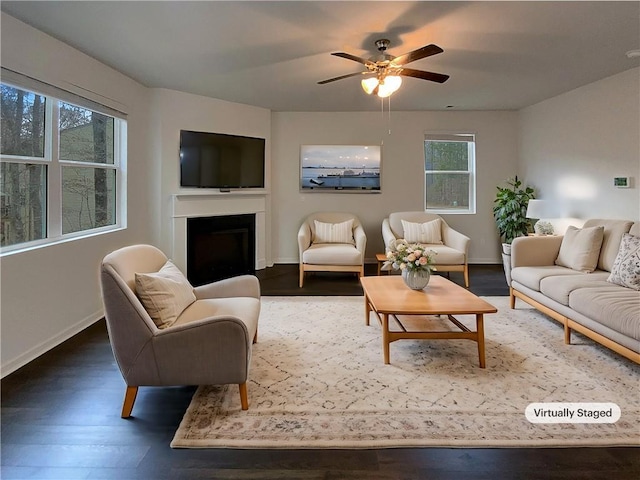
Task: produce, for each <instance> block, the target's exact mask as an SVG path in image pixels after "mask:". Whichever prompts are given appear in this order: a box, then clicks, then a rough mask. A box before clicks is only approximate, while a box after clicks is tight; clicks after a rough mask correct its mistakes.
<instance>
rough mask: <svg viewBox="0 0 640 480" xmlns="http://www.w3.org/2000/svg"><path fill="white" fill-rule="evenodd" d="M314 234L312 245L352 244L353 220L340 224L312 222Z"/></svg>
mask: <svg viewBox="0 0 640 480" xmlns="http://www.w3.org/2000/svg"><path fill="white" fill-rule="evenodd" d="M313 223H314V226H315V230H316V233H315V235H314V237H313V243H353V219H351V220H347V221H346V222H341V223H324V222H319V221H318V220H314V221H313Z"/></svg>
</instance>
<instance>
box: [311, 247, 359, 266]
mask: <svg viewBox="0 0 640 480" xmlns="http://www.w3.org/2000/svg"><path fill="white" fill-rule="evenodd" d="M362 261H363V259H362V254H361V253H360V252H359V251H358V249H356V247H354V246H353V245H347V244H344V243H324V244H315V243H314V244H313V245H311V246H310V247H309V248H308V249H307V250H305V251H304V252H303V253H302V262H303V263H308V264H311V265H361V264H362Z"/></svg>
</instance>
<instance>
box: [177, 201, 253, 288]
mask: <svg viewBox="0 0 640 480" xmlns="http://www.w3.org/2000/svg"><path fill="white" fill-rule="evenodd" d="M255 229H256V216H255V214H253V213H251V214H242V215H223V216H213V217H193V218H188V219H187V278H188V279H189V281H190V282H191V284H192V285H194V286H198V285H204V284H205V283H210V282H214V281H216V280H222V279H224V278H230V277H235V276H237V275H244V274H255V256H256V253H255V252H256V247H255V236H256V235H255Z"/></svg>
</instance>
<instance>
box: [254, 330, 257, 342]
mask: <svg viewBox="0 0 640 480" xmlns="http://www.w3.org/2000/svg"><path fill="white" fill-rule="evenodd" d="M253 343H258V330H257V329H256V334H255V335H254V336H253Z"/></svg>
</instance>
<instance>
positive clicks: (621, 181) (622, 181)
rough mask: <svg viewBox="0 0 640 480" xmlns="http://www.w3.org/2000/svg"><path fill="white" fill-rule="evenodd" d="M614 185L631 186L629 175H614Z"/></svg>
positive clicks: (620, 186) (619, 186)
mask: <svg viewBox="0 0 640 480" xmlns="http://www.w3.org/2000/svg"><path fill="white" fill-rule="evenodd" d="M613 186H614V187H618V188H629V177H613Z"/></svg>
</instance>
